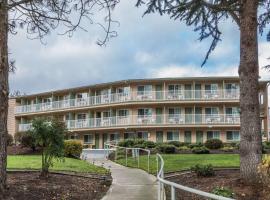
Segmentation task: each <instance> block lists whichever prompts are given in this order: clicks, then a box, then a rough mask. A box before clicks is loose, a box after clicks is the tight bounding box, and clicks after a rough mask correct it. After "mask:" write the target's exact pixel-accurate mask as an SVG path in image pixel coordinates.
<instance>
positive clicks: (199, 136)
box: [196, 131, 203, 143]
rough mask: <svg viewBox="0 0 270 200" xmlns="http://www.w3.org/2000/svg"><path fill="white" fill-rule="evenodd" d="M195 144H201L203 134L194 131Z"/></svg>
mask: <svg viewBox="0 0 270 200" xmlns="http://www.w3.org/2000/svg"><path fill="white" fill-rule="evenodd" d="M196 143H203V132H202V131H196Z"/></svg>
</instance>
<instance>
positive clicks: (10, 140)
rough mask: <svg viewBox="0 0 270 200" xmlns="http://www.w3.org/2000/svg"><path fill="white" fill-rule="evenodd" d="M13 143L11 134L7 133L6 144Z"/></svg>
mask: <svg viewBox="0 0 270 200" xmlns="http://www.w3.org/2000/svg"><path fill="white" fill-rule="evenodd" d="M12 144H13V136H12V135H10V134H8V135H7V145H8V146H11V145H12Z"/></svg>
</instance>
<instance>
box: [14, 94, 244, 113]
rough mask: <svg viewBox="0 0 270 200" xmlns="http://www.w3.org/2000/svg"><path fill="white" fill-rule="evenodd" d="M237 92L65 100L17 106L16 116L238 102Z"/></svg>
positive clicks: (109, 96) (124, 95)
mask: <svg viewBox="0 0 270 200" xmlns="http://www.w3.org/2000/svg"><path fill="white" fill-rule="evenodd" d="M238 99H239V90H215V91H209V90H185V91H181V92H180V91H177V92H176V91H149V92H132V93H116V94H109V95H99V96H91V97H89V98H77V99H67V100H61V101H52V102H49V103H48V102H47V103H39V104H31V105H23V106H17V107H16V108H15V113H16V114H23V113H36V112H46V111H57V110H62V109H70V108H82V107H91V106H97V105H106V104H114V103H122V102H143V101H157V102H158V101H211V100H238Z"/></svg>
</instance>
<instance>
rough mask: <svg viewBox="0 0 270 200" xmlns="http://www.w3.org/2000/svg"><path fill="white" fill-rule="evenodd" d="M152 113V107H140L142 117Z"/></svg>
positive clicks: (139, 113)
mask: <svg viewBox="0 0 270 200" xmlns="http://www.w3.org/2000/svg"><path fill="white" fill-rule="evenodd" d="M151 115H152V109H150V108H140V109H138V116H140V117H144V116H151Z"/></svg>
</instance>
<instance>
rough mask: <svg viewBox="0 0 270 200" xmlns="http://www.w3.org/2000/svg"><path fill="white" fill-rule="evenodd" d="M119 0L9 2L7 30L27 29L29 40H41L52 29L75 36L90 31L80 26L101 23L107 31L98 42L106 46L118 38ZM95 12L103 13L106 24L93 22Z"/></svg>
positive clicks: (14, 0)
mask: <svg viewBox="0 0 270 200" xmlns="http://www.w3.org/2000/svg"><path fill="white" fill-rule="evenodd" d="M118 2H119V0H10V1H9V2H8V4H7V5H6V6H7V9H8V12H9V21H8V30H9V32H10V33H13V34H16V33H17V32H18V29H19V28H25V29H26V31H27V34H28V37H29V38H30V39H36V38H38V39H42V38H44V36H46V35H48V34H49V33H50V32H51V30H55V29H57V28H58V27H60V28H61V32H59V34H60V35H64V34H68V35H69V36H72V35H73V33H74V31H76V30H78V29H81V30H84V31H87V30H86V29H85V28H84V27H83V26H82V25H81V24H82V23H84V22H86V23H87V22H88V23H90V24H94V23H95V24H98V25H100V26H101V27H102V28H103V29H104V30H105V33H106V34H105V37H104V38H103V39H101V40H98V41H97V43H98V44H99V45H104V44H105V43H106V42H107V41H108V40H109V38H111V37H115V36H116V35H117V33H116V31H112V23H114V22H115V21H114V20H113V19H112V9H113V8H114V7H115V5H116V4H117V3H118ZM94 12H102V13H103V14H104V15H105V17H104V22H94V19H93V18H94V17H93V16H94V15H93V13H94Z"/></svg>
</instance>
